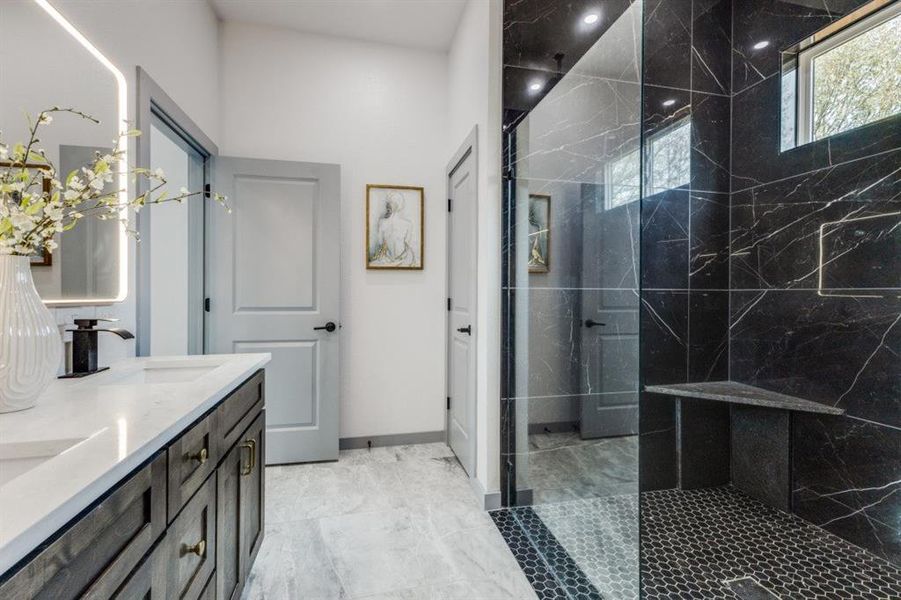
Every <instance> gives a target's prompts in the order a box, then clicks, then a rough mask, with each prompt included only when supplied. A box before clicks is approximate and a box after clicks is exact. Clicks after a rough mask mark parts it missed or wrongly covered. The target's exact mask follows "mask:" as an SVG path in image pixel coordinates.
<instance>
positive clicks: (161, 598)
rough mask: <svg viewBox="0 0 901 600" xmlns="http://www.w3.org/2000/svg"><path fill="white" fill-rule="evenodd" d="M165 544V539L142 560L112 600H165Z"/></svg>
mask: <svg viewBox="0 0 901 600" xmlns="http://www.w3.org/2000/svg"><path fill="white" fill-rule="evenodd" d="M166 548H167V547H166V542H165V538H163V541H162V542H160V543H159V544H158V545H157V547H156V548H154V550H153V552H152V553H150V555H149V556H148V557H147V558H146V559H144V562H142V563H141V564H140V565H139V566H138V568H137V569H135V571H134V573H132V574H131V575H130V576H129V577H128V580H127V581H126V582H125V583H124V584H123V585H122V587H121V588H120V589H119V590H118V591H117V592H116V593H115V594H113V596H112V599H113V600H167V596H166Z"/></svg>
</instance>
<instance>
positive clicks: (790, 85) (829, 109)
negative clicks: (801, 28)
mask: <svg viewBox="0 0 901 600" xmlns="http://www.w3.org/2000/svg"><path fill="white" fill-rule="evenodd" d="M899 40H901V2H899V1H895V2H891V3H889V2H887V0H874V2H870V3H869V4H866V5H864V6H863V7H861V8H860V9H858V10H857V11H855V12H854V13H851V14H850V15H848V16H847V17H845V18H844V19H842V20H840V21H838V22H836V23H834V24H832V25H830V26H829V27H827V28H825V29H823V30H821V31H820V32H818V33H816V34H814V35H813V36H812V37H811V38H809V39H808V40H805V41H804V42H802V43H801V44H800V45H799V46H798V47H796V48H794V49H793V50H791V51H789V52H787V53H786V54H785V55H784V56H786V57H787V60H785V61H783V75H782V76H783V81H782V92H783V94H782V102H783V104H782V111H783V119H782V123H783V126H782V149H783V150H787V149H789V148H792V147H794V146H796V145H801V144H806V143H808V142H813V141H816V140H821V139H823V138H826V137H829V136H832V135H835V134H838V133H842V132H843V131H848V130H850V129H854V128H856V127H860V126H862V125H866V124H868V123H873V122H874V121H878V120H880V119H884V118H886V117H890V116H892V115H894V114H897V113H901V94H899V93H898V90H899V89H901V41H899ZM793 106H795V107H796V110H795V115H794V117H795V118H794V119H793V118H792V115H791V112H792V110H791V109H792V107H793Z"/></svg>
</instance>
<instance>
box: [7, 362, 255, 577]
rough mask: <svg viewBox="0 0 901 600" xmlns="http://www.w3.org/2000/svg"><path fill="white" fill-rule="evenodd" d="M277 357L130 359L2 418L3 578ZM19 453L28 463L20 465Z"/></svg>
mask: <svg viewBox="0 0 901 600" xmlns="http://www.w3.org/2000/svg"><path fill="white" fill-rule="evenodd" d="M270 358H271V357H270V355H269V354H229V355H224V354H221V355H216V354H212V355H205V356H180V357H165V358H163V357H153V358H133V359H128V360H124V361H121V362H119V363H116V364H114V365H112V366H111V368H110V369H109V370H108V371H104V372H101V373H97V374H95V375H90V376H88V377H84V378H81V379H61V380H57V381H55V382H53V383H52V384H51V385H50V387H49V388H48V389H47V391H46V392H44V393H43V394H42V395H41V397H40V398H39V399H38V402H37V405H36V406H35V407H34V408H30V409H28V410H24V411H21V412H15V413H7V414H0V574H2V573H4V572H6V571H7V570H8V569H9V568H10V567H12V566H13V565H15V564H16V563H17V562H18V561H19V560H21V559H22V558H24V557H25V556H26V555H27V554H28V553H29V552H31V551H32V550H33V549H34V548H36V547H37V546H38V545H40V544H41V543H42V542H43V541H44V540H46V539H47V538H48V537H50V536H51V535H53V533H55V532H56V531H57V530H58V529H59V528H60V527H62V526H63V525H65V524H66V523H68V522H69V520H71V519H72V518H73V517H75V516H76V515H78V514H79V513H80V512H81V511H82V510H84V509H85V508H86V507H88V506H89V505H90V504H91V503H92V502H94V501H95V500H96V499H97V498H99V497H100V496H102V495H103V494H104V492H106V491H107V490H109V489H110V488H111V487H112V486H114V485H115V484H116V483H117V482H118V481H120V480H121V479H122V478H123V477H125V476H126V475H128V474H129V473H130V472H131V471H133V470H134V469H135V468H137V467H138V466H139V465H140V464H141V463H143V462H144V461H146V460H147V459H148V458H150V457H151V456H153V454H154V453H156V452H157V451H158V450H160V449H161V448H163V447H164V446H166V444H168V443H169V442H170V441H172V440H173V439H175V438H176V437H177V436H178V434H179V433H181V432H182V431H183V430H184V429H185V428H186V427H187V426H188V425H190V424H191V423H192V422H193V421H195V420H196V419H197V418H198V417H200V416H201V415H203V413H205V412H206V411H207V410H209V409H210V408H212V407H213V406H214V405H215V404H216V403H217V402H219V401H220V400H222V399H223V398H224V397H225V396H227V395H228V393H229V392H231V391H232V390H234V389H235V388H236V387H238V385H239V384H241V383H242V382H243V381H244V380H245V379H247V378H248V377H250V376H251V375H252V374H253V373H255V372H256V371H257V370H258V369H260V368H261V367H263V366H264V365H265V364H267V363H268V362H269V360H270ZM158 381H163V382H162V383H160V382H158ZM63 448H64V450H63V451H62V453H58V452H59V451H60V449H63ZM20 454H21V455H24V456H26V458H25V459H24V460H17V459H16V456H17V455H20ZM42 455H43V456H42ZM28 456H32V457H33V456H40V458H38V459H34V458H27V457H28ZM47 456H49V458H48V457H47ZM10 457H12V460H10ZM4 459H6V460H4ZM35 463H38V464H37V465H36V466H35ZM23 465H24V466H23ZM3 470H5V471H6V472H5V473H4V472H2V471H3Z"/></svg>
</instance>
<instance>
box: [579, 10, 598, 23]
mask: <svg viewBox="0 0 901 600" xmlns="http://www.w3.org/2000/svg"><path fill="white" fill-rule="evenodd" d="M600 19H601V15H599V14H598V13H588V14H587V15H585V16H584V17H582V20H583V21H584V22H585V24H586V25H594V24H595V23H597V22H598V21H599V20H600Z"/></svg>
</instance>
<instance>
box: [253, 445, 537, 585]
mask: <svg viewBox="0 0 901 600" xmlns="http://www.w3.org/2000/svg"><path fill="white" fill-rule="evenodd" d="M266 477H267V486H268V488H267V494H266V510H267V516H266V519H267V523H266V530H267V533H266V536H267V537H266V538H265V539H264V541H263V547H262V549H261V550H260V555H259V558H258V559H257V562H256V564H255V566H254V571H253V576H252V580H251V581H250V582H249V583H248V586H247V591H246V593H245V598H254V599H256V598H273V599H278V600H281V599H283V598H303V599H308V598H310V599H313V598H316V599H319V598H323V599H324V598H328V599H332V598H335V599H343V598H370V599H372V600H390V599H401V600H405V599H411V600H413V599H415V600H432V599H435V600H464V599H465V600H469V599H479V598H484V599H486V600H488V599H497V600H507V599H510V600H518V599H521V598H522V599H525V598H534V597H535V596H534V593H533V592H532V590H531V587H530V586H529V584H528V581H527V580H526V578H525V575H523V573H522V572H521V571H520V569H519V567H518V566H517V565H516V562H515V560H514V559H513V556H512V554H511V553H510V551H509V549H508V548H507V546H506V544H505V543H504V542H503V539H502V538H501V537H500V535H499V534H498V533H497V532H496V530H495V528H494V526H493V524H492V521H491V518H490V517H489V516H488V513H486V512H484V511H483V510H482V509H481V508H480V505H479V502H478V499H477V498H476V496H475V494H474V493H473V492H472V488H471V487H470V483H469V481H468V478H467V476H466V474H465V473H464V471H463V469H462V468H461V467H460V465H459V463H458V462H457V461H456V459H455V458H453V453H452V452H451V451H450V449H449V448H448V447H447V446H446V445H444V444H422V445H418V446H397V447H386V448H374V449H372V450H371V451H370V450H368V449H367V450H350V451H342V452H341V454H340V457H339V460H338V461H337V462H335V463H324V464H315V465H291V466H279V467H270V468H267V470H266ZM304 569H310V570H313V571H315V574H314V575H315V576H311V575H305V573H303V570H304ZM304 577H306V580H304Z"/></svg>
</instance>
